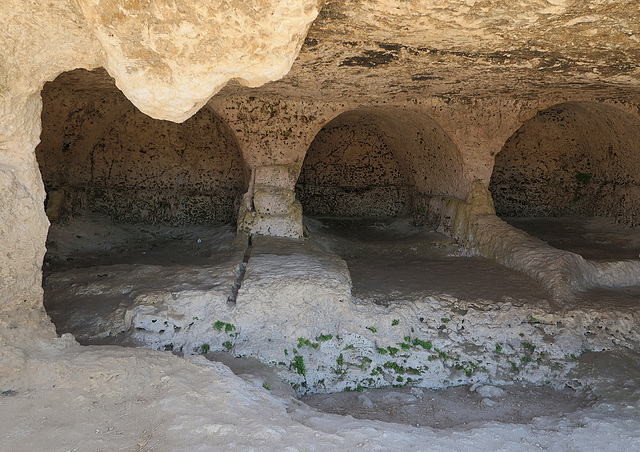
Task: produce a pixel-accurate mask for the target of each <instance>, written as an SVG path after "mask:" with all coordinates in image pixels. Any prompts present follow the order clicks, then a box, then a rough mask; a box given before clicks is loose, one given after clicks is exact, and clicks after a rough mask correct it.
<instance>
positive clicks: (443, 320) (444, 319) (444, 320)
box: [440, 317, 451, 323]
mask: <svg viewBox="0 0 640 452" xmlns="http://www.w3.org/2000/svg"><path fill="white" fill-rule="evenodd" d="M440 320H442V323H449V322H450V321H451V319H450V318H448V317H442V318H441V319H440Z"/></svg>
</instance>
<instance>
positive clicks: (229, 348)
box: [222, 341, 233, 350]
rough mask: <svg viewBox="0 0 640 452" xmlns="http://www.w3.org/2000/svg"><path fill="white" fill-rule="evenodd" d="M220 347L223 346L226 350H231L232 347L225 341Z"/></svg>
mask: <svg viewBox="0 0 640 452" xmlns="http://www.w3.org/2000/svg"><path fill="white" fill-rule="evenodd" d="M222 345H224V347H225V348H226V349H227V350H231V347H233V344H232V343H231V341H225V342H223V343H222Z"/></svg>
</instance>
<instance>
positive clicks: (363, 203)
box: [296, 112, 412, 217]
mask: <svg viewBox="0 0 640 452" xmlns="http://www.w3.org/2000/svg"><path fill="white" fill-rule="evenodd" d="M393 145H394V143H393V142H390V141H389V137H388V136H386V135H384V134H381V133H380V131H379V130H378V128H377V127H376V124H375V123H373V122H372V121H371V118H367V117H366V116H365V117H363V116H362V115H361V114H358V112H349V113H345V114H342V115H340V116H339V117H338V118H336V119H335V120H333V121H331V122H330V123H329V124H327V125H326V126H325V127H324V128H323V129H322V130H321V131H320V132H319V133H318V135H316V138H315V139H314V140H313V143H311V146H310V147H309V150H308V151H307V156H306V157H305V160H304V164H303V165H302V170H301V173H300V178H299V179H298V184H297V187H296V195H297V196H298V199H299V200H300V202H301V203H302V206H303V209H304V213H305V214H306V215H333V216H347V217H348V216H364V217H394V216H398V215H406V214H408V212H409V208H410V206H409V204H410V198H411V195H412V190H411V186H410V182H409V178H408V177H407V175H406V174H405V173H404V172H403V171H402V169H401V168H400V165H399V163H398V161H397V159H396V157H395V155H394V149H393ZM396 152H397V151H396Z"/></svg>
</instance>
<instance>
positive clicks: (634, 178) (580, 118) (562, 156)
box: [490, 101, 640, 226]
mask: <svg viewBox="0 0 640 452" xmlns="http://www.w3.org/2000/svg"><path fill="white" fill-rule="evenodd" d="M639 184H640V118H638V117H636V116H634V115H631V114H629V113H627V112H625V111H622V110H620V109H618V108H616V107H614V106H611V105H607V104H602V103H597V102H584V101H579V102H565V103H561V104H557V105H554V106H552V107H549V108H547V109H545V110H542V111H540V112H538V114H537V115H535V116H534V117H533V118H531V119H529V120H528V121H525V123H524V124H523V125H522V127H520V128H519V129H518V130H517V131H516V132H515V133H514V134H513V135H512V136H511V137H510V138H509V139H508V140H507V142H506V143H505V145H504V147H503V148H502V150H501V151H500V152H499V153H498V154H497V156H496V160H495V165H494V169H493V174H492V177H491V184H490V190H491V192H492V194H493V199H494V202H495V207H496V212H497V213H498V215H501V216H524V217H528V216H557V215H567V214H582V215H589V216H595V215H598V216H607V217H610V218H613V219H615V220H617V221H620V222H624V223H626V224H628V225H630V226H635V225H637V224H638V223H639V221H640V203H639V201H640V190H639V188H638V186H639Z"/></svg>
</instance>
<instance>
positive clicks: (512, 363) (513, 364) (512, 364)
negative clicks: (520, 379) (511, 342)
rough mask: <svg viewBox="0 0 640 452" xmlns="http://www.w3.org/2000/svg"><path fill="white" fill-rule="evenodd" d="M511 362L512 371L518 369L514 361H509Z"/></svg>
mask: <svg viewBox="0 0 640 452" xmlns="http://www.w3.org/2000/svg"><path fill="white" fill-rule="evenodd" d="M510 364H511V370H512V371H514V372H517V371H519V370H520V369H518V366H517V365H516V363H514V362H513V361H510Z"/></svg>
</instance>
